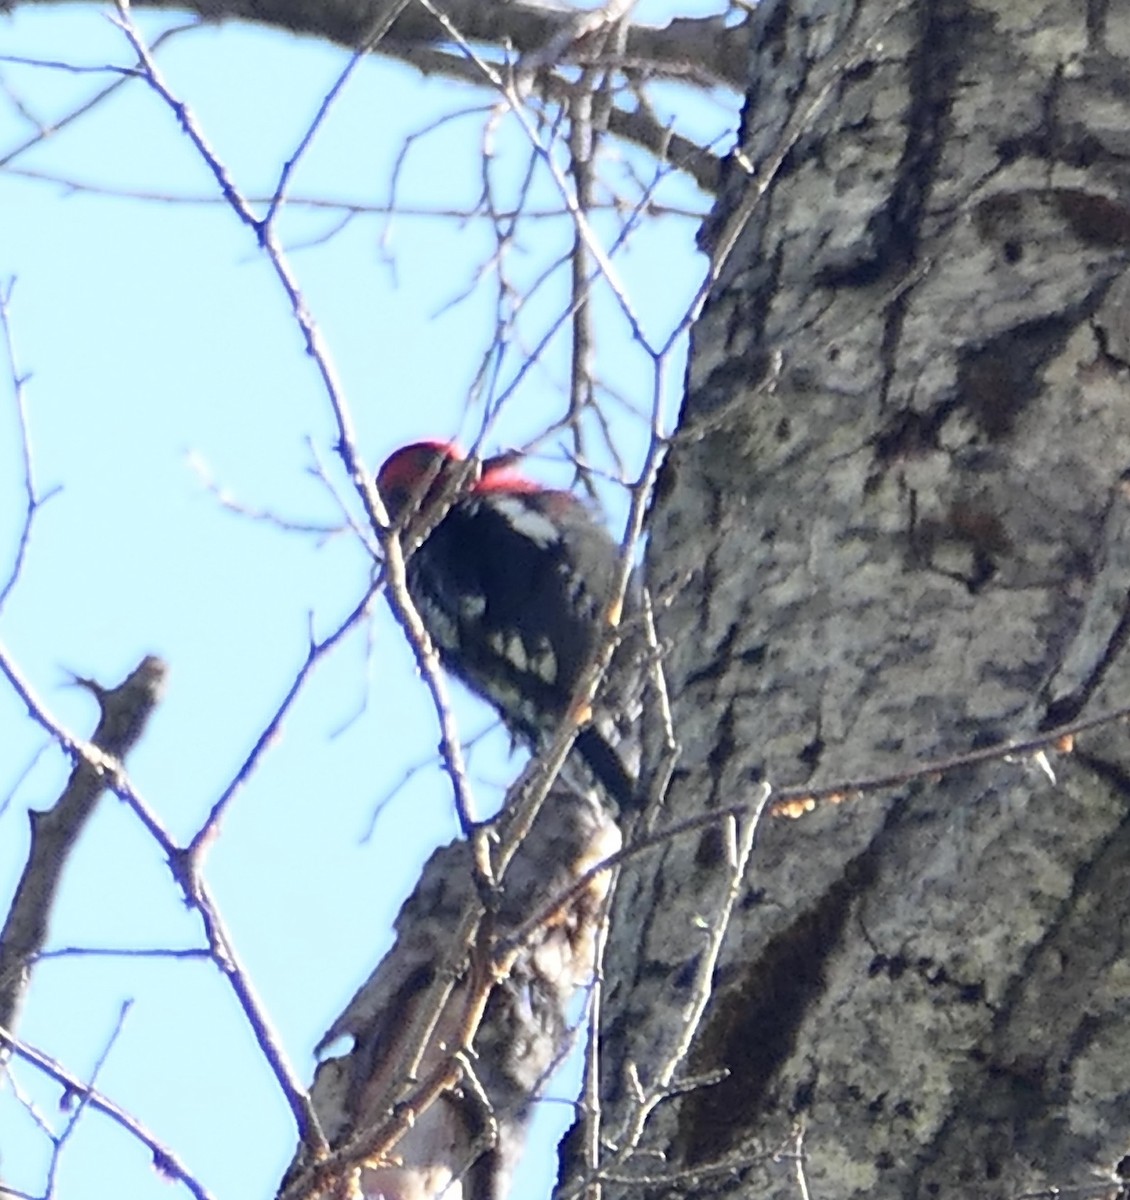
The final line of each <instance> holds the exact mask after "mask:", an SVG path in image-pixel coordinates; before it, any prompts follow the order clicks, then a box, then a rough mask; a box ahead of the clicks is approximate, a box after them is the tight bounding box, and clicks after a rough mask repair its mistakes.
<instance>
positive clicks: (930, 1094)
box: [602, 0, 1130, 1200]
mask: <svg viewBox="0 0 1130 1200" xmlns="http://www.w3.org/2000/svg"><path fill="white" fill-rule="evenodd" d="M829 79H832V80H834V83H833V85H832V86H831V87H830V88H827V87H826V86H825V85H826V83H827V81H828V80H829ZM800 126H803V131H802V132H800V133H799V135H798V136H794V135H795V134H796V131H797V129H798V127H800ZM1128 131H1130V7H1128V6H1126V5H1124V4H1121V3H1117V4H1116V3H1104V2H1103V0H1092V2H1091V3H1089V4H1087V3H1081V2H1080V0H976V2H975V0H919V2H916V3H913V4H902V5H896V4H892V3H890V0H883V2H879V0H866V2H861V3H855V4H853V3H849V2H844V0H791V2H785V0H763V2H762V3H761V5H760V6H759V7H758V8H757V10H756V12H755V14H754V28H753V55H752V60H751V84H750V90H749V101H748V106H747V109H746V118H745V127H744V130H743V134H742V145H743V148H744V151H745V153H746V155H747V156H748V159H749V160H750V161H751V162H752V164H753V166H754V168H755V169H756V168H758V167H759V166H760V167H761V168H762V170H763V174H762V175H761V176H760V181H764V179H765V174H764V171H765V170H766V169H767V168H766V164H768V163H771V162H772V161H773V159H774V155H775V153H776V152H777V151H778V149H779V148H780V146H781V140H782V137H785V136H787V137H789V139H790V142H791V146H790V148H789V151H788V153H787V155H786V156H785V157H784V160H783V162H782V163H781V164H780V169H779V170H777V171H776V172H775V174H774V175H773V177H772V180H771V181H770V183H769V185H768V188H767V190H766V192H765V194H764V196H763V197H762V198H761V200H760V202H759V203H758V205H757V207H756V209H755V211H754V215H753V217H752V219H751V221H750V223H749V224H748V226H747V228H746V230H745V233H744V235H743V237H742V240H741V242H740V244H739V246H738V249H737V252H736V254H735V255H734V258H733V259H732V261H731V264H730V268H729V270H728V271H727V273H726V277H725V278H724V279H723V281H722V284H721V286H719V288H718V289H717V290H716V294H715V295H714V296H713V297H712V299H711V303H710V306H709V308H708V310H707V312H706V314H705V316H704V318H703V319H702V321H701V322H700V324H699V326H698V328H697V330H696V331H695V341H694V349H693V358H692V363H691V367H690V378H689V394H688V398H687V402H686V407H685V410H684V413H683V417H682V425H681V432H682V436H681V439H680V440H679V442H678V443H677V444H676V446H675V448H674V450H673V453H672V455H671V458H670V461H669V463H668V467H667V470H666V476H665V479H664V481H663V484H664V486H663V489H662V495H661V499H660V502H659V504H658V505H657V509H656V512H655V514H654V520H653V525H652V540H651V548H650V572H651V575H650V582H651V584H652V587H653V588H654V589H655V591H656V592H658V593H659V594H663V593H664V592H665V591H666V590H670V589H673V590H674V591H675V592H676V597H675V599H674V601H673V603H672V604H671V605H670V607H669V608H668V609H667V610H665V611H664V612H663V613H662V615H661V622H662V625H661V633H662V634H663V635H665V636H666V638H667V640H668V642H669V645H670V652H669V655H668V657H667V661H666V668H667V679H668V684H669V686H670V690H671V695H672V701H673V707H674V716H675V724H676V731H677V734H678V737H679V740H680V742H681V744H682V747H683V753H682V758H681V760H680V763H679V766H678V770H677V773H676V776H675V780H674V784H673V787H672V789H671V791H670V794H669V796H668V799H667V807H666V810H665V814H664V815H665V818H678V817H683V816H685V815H687V814H689V813H692V812H695V811H699V810H701V809H702V808H703V807H704V806H705V807H707V808H709V807H711V806H715V807H719V806H722V805H728V804H734V803H738V802H740V801H741V800H742V799H743V797H745V796H746V795H748V794H749V793H750V792H751V791H752V789H753V785H754V783H755V782H756V781H759V780H761V779H768V780H769V781H771V782H772V783H773V784H775V785H776V786H784V785H790V784H797V783H810V784H811V785H812V786H818V785H826V784H829V783H832V782H834V781H836V780H840V779H852V778H858V777H863V776H868V775H874V774H876V773H878V772H883V771H890V770H895V769H899V768H902V767H909V766H913V765H914V764H915V763H916V762H926V761H930V760H936V759H941V758H944V757H945V756H947V755H954V754H958V753H960V752H962V751H964V750H968V749H970V748H973V747H978V746H985V745H991V744H994V743H996V742H999V741H1003V740H1005V739H1007V738H1011V737H1015V736H1019V735H1024V734H1032V733H1036V732H1038V731H1039V730H1041V729H1047V728H1051V727H1054V726H1057V725H1060V724H1062V723H1064V722H1067V721H1071V720H1074V719H1076V718H1083V717H1088V716H1092V715H1095V714H1098V713H1101V712H1102V711H1104V710H1107V709H1112V708H1116V707H1119V706H1123V705H1126V704H1127V703H1130V671H1128V666H1130V662H1128V656H1127V653H1126V648H1125V642H1126V633H1127V630H1128V628H1130V609H1128V604H1127V595H1128V589H1130V494H1128V490H1127V482H1126V481H1127V478H1130V475H1128V468H1130V393H1128V391H1127V388H1128V384H1130V299H1128V298H1130V274H1128V273H1127V271H1126V266H1127V262H1128V261H1130V132H1128ZM753 186H755V185H754V182H753V180H752V179H751V178H750V177H748V176H744V177H740V176H739V175H738V173H737V172H736V171H735V173H734V176H733V177H732V178H731V180H730V183H729V186H728V187H727V189H726V190H725V192H724V194H723V196H722V199H721V201H720V211H719V214H718V215H719V217H720V218H721V217H724V216H725V214H726V213H727V212H731V211H733V210H734V209H735V208H736V206H737V205H739V204H740V202H741V200H742V197H743V194H745V192H746V189H748V188H752V187H753ZM704 530H709V531H710V536H709V539H706V538H704V537H703V534H702V531H704ZM1053 758H1054V756H1053ZM1055 769H1056V771H1057V773H1058V781H1057V782H1056V783H1054V784H1053V783H1052V782H1051V780H1050V779H1049V778H1047V776H1046V775H1045V774H1044V772H1043V771H1042V770H1041V769H1040V767H1039V765H1038V764H1037V763H1036V762H1035V761H1034V760H1032V759H1031V758H1028V759H1019V760H1016V761H1008V760H1001V761H994V762H990V763H987V764H984V765H981V766H975V767H963V768H960V769H954V770H951V771H948V772H945V773H943V774H942V775H941V776H940V778H939V777H933V778H931V779H924V780H921V781H919V782H915V783H913V784H911V785H908V786H906V787H903V788H900V789H890V790H887V791H885V792H872V793H869V794H866V795H864V796H863V797H862V798H858V799H853V800H851V801H850V802H848V803H844V804H841V805H839V806H826V807H824V808H822V809H820V810H818V811H817V812H816V813H814V814H813V815H811V816H809V817H807V818H805V819H804V820H801V821H798V822H786V821H772V822H768V823H766V824H764V825H763V826H762V828H761V830H760V834H759V842H758V845H757V847H756V848H755V851H754V856H753V867H752V870H751V871H750V872H749V873H748V875H747V877H746V881H745V888H746V891H745V895H744V897H743V899H742V902H741V903H740V904H739V905H738V908H737V910H736V915H735V918H734V920H733V921H732V922H731V925H730V930H729V934H728V937H727V940H726V943H725V946H724V949H723V953H722V957H721V962H720V965H719V968H718V970H717V971H716V972H715V974H714V993H713V998H712V1000H711V1003H710V1006H709V1008H708V1010H707V1013H706V1016H705V1019H704V1020H703V1022H702V1024H701V1027H700V1031H699V1036H698V1037H697V1039H696V1043H695V1050H694V1052H693V1054H692V1057H691V1060H690V1061H689V1062H688V1063H687V1064H686V1067H685V1070H684V1074H685V1075H687V1076H690V1075H694V1074H698V1073H704V1072H708V1071H710V1070H714V1069H722V1070H724V1071H726V1072H728V1074H727V1075H726V1077H725V1078H724V1079H723V1080H722V1081H721V1082H718V1083H716V1084H714V1085H713V1086H702V1087H698V1088H695V1089H694V1090H692V1091H690V1092H689V1093H687V1094H685V1095H682V1096H680V1097H677V1098H675V1099H672V1100H671V1101H669V1102H667V1103H666V1104H664V1105H661V1106H660V1107H659V1108H658V1109H657V1110H656V1112H655V1114H654V1115H653V1117H652V1120H651V1122H650V1124H649V1125H648V1127H647V1134H646V1135H645V1138H644V1145H645V1146H648V1145H650V1146H653V1147H656V1148H659V1149H661V1150H662V1151H663V1152H664V1153H665V1154H666V1160H665V1161H664V1162H663V1163H662V1164H661V1165H657V1163H656V1160H655V1159H649V1160H645V1159H644V1158H643V1157H642V1156H637V1158H636V1160H635V1166H634V1169H635V1170H636V1171H638V1172H642V1171H643V1169H644V1167H645V1166H646V1168H647V1172H648V1174H649V1175H650V1176H651V1177H652V1178H653V1179H655V1180H659V1179H661V1178H662V1177H663V1176H664V1175H667V1176H668V1177H672V1176H673V1173H674V1172H677V1171H681V1170H686V1169H687V1168H697V1169H701V1170H702V1174H701V1176H699V1177H698V1178H697V1179H693V1178H692V1179H688V1178H686V1177H683V1178H681V1179H680V1181H679V1182H678V1184H677V1186H675V1185H663V1184H661V1183H660V1182H653V1183H652V1184H650V1185H644V1186H640V1185H635V1186H631V1187H629V1186H625V1185H617V1184H612V1185H610V1186H608V1187H607V1188H606V1190H605V1192H604V1195H605V1197H612V1196H619V1195H628V1194H631V1195H632V1196H633V1197H636V1198H638V1197H641V1196H661V1195H672V1194H680V1195H688V1194H693V1195H695V1196H707V1195H750V1196H752V1195H756V1196H758V1197H776V1196H790V1197H794V1196H798V1195H799V1194H800V1193H799V1192H798V1182H797V1177H796V1173H795V1164H793V1163H790V1162H780V1163H773V1162H771V1161H769V1160H768V1159H766V1158H764V1157H762V1158H760V1159H759V1158H758V1156H759V1155H766V1154H772V1152H774V1151H776V1150H778V1149H780V1148H781V1147H783V1146H787V1145H791V1144H792V1143H791V1141H790V1139H791V1138H792V1137H793V1136H794V1135H795V1132H796V1130H797V1128H798V1127H803V1130H804V1152H805V1154H806V1156H807V1157H806V1164H805V1170H806V1174H807V1181H808V1186H809V1188H810V1189H811V1194H812V1195H813V1196H819V1197H820V1198H821V1200H838V1198H841V1197H845V1198H846V1197H855V1196H863V1195H867V1196H870V1197H900V1198H912V1197H932V1196H962V1197H968V1198H973V1197H977V1198H981V1197H984V1198H988V1197H1014V1196H1018V1195H1019V1194H1021V1193H1024V1192H1026V1191H1033V1190H1039V1189H1044V1188H1048V1187H1052V1186H1057V1187H1060V1188H1066V1187H1069V1186H1072V1185H1087V1186H1088V1187H1091V1188H1094V1186H1095V1183H1096V1178H1095V1175H1094V1174H1093V1172H1094V1171H1095V1170H1105V1171H1107V1172H1108V1175H1107V1178H1108V1179H1109V1178H1110V1175H1109V1172H1110V1171H1111V1170H1112V1168H1114V1167H1115V1166H1116V1165H1117V1164H1119V1163H1120V1160H1122V1158H1123V1155H1124V1154H1125V1153H1126V1148H1127V1144H1128V1139H1130V1076H1128V1074H1127V1071H1126V1066H1127V1064H1130V961H1128V959H1127V956H1126V945H1125V933H1124V930H1125V929H1126V928H1127V927H1130V890H1128V889H1127V887H1126V884H1125V881H1126V879H1127V877H1128V876H1127V872H1128V870H1130V820H1128V810H1130V804H1128V801H1130V743H1128V740H1127V735H1126V732H1125V730H1124V728H1123V726H1122V725H1121V724H1119V725H1116V726H1110V727H1106V728H1103V729H1102V730H1100V731H1099V732H1097V733H1092V734H1088V735H1087V736H1086V737H1085V738H1081V739H1080V740H1079V744H1078V747H1077V751H1076V753H1075V754H1074V755H1072V756H1070V757H1062V758H1057V759H1055ZM724 849H725V843H724V840H723V839H721V838H720V837H719V836H718V833H717V831H713V832H708V833H706V834H702V835H700V836H697V837H695V838H688V837H684V838H681V839H678V840H675V841H673V842H672V843H671V844H670V845H668V846H667V847H666V848H665V849H664V850H663V851H662V852H661V853H659V854H656V855H654V856H653V857H651V858H649V859H647V860H645V861H640V862H638V863H636V864H633V865H632V866H631V867H629V868H628V869H627V870H626V871H625V874H624V876H623V878H622V881H621V884H620V888H619V891H618V895H617V910H616V915H615V917H614V929H613V940H612V944H611V946H610V951H609V955H608V958H607V959H606V973H607V978H608V979H609V981H610V985H609V993H610V994H609V999H608V1001H607V1003H606V1008H605V1016H604V1032H605V1041H604V1047H603V1060H602V1061H603V1064H604V1072H605V1078H604V1084H603V1092H604V1096H605V1109H604V1113H603V1120H604V1129H605V1131H606V1133H607V1135H608V1136H609V1138H610V1139H612V1140H615V1138H616V1137H617V1135H618V1131H619V1130H621V1129H622V1127H623V1126H622V1122H623V1121H624V1119H625V1117H626V1115H627V1114H628V1113H629V1111H630V1109H631V1106H632V1094H631V1093H632V1089H631V1088H629V1087H628V1086H626V1082H625V1081H626V1079H627V1078H628V1077H629V1076H628V1075H627V1074H626V1069H627V1065H628V1064H629V1063H631V1064H634V1065H635V1068H636V1069H637V1070H638V1072H639V1075H640V1077H641V1079H642V1081H643V1084H644V1086H645V1087H646V1085H647V1083H648V1072H649V1069H650V1068H649V1065H648V1064H650V1063H654V1062H655V1061H656V1056H657V1052H661V1051H662V1049H663V1047H665V1046H669V1045H671V1044H672V1042H673V1040H674V1039H675V1038H676V1037H677V1036H678V1034H679V1032H680V1030H681V1027H682V1026H681V1022H682V1019H683V1015H684V1006H685V1004H686V1002H687V1001H688V999H689V998H690V997H689V990H690V986H691V981H692V980H693V973H694V967H695V965H696V955H697V954H698V953H699V948H700V946H701V943H702V940H703V937H704V935H703V933H702V927H703V924H704V922H705V923H708V922H709V919H710V914H711V912H712V910H713V906H714V905H715V904H716V903H717V900H718V896H719V893H720V889H721V887H722V880H721V876H722V875H723V873H724V872H723V871H722V870H721V869H720V863H721V859H722V855H723V853H724ZM724 1159H726V1160H735V1159H736V1160H740V1161H744V1163H745V1164H746V1165H744V1166H741V1165H739V1166H738V1167H736V1168H735V1169H732V1170H728V1171H724V1172H714V1173H711V1172H710V1171H709V1167H710V1165H711V1164H714V1163H717V1162H718V1161H719V1160H724ZM632 1165H633V1164H629V1167H631V1166H632ZM620 1173H621V1174H625V1173H631V1171H630V1170H627V1171H625V1170H622V1171H621V1172H620ZM1089 1194H1098V1193H1097V1192H1094V1191H1092V1192H1090V1193H1089ZM1111 1194H1113V1190H1112V1191H1111Z"/></svg>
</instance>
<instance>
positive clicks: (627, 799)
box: [377, 441, 636, 811]
mask: <svg viewBox="0 0 1130 1200" xmlns="http://www.w3.org/2000/svg"><path fill="white" fill-rule="evenodd" d="M515 459H516V456H515V455H499V456H498V457H496V458H488V459H486V460H485V461H484V462H482V463H481V464H474V463H469V462H468V460H467V458H466V456H465V455H464V453H463V452H462V451H461V450H460V449H459V448H458V447H457V446H456V445H455V444H454V443H450V442H439V441H427V442H415V443H413V444H412V445H409V446H403V447H402V448H401V449H399V450H397V451H395V452H394V453H393V454H392V455H390V456H389V458H388V459H387V460H386V461H385V463H384V465H383V466H382V467H381V469H380V471H379V472H378V474H377V486H378V488H379V489H380V493H381V497H382V499H383V500H384V502H385V505H386V506H387V507H388V509H389V513H390V515H391V516H392V518H393V520H394V521H398V520H400V519H401V518H402V517H403V516H404V515H405V514H406V513H407V512H408V511H410V510H411V509H413V508H414V509H416V510H418V511H420V512H421V514H422V520H423V522H424V526H425V532H424V540H423V541H422V542H421V543H420V545H418V546H417V547H416V548H415V550H414V551H412V552H411V554H410V557H409V559H408V566H407V576H408V590H409V593H410V594H411V596H412V600H413V602H414V603H415V605H416V608H417V609H418V610H419V613H420V617H421V619H422V620H423V622H424V625H425V626H426V627H427V630H428V633H429V634H430V635H431V638H432V641H433V642H435V644H436V648H437V650H438V651H439V656H440V661H441V662H442V663H443V665H444V667H445V668H446V669H447V670H448V671H450V672H451V674H452V675H454V676H455V677H456V678H458V679H460V680H461V681H462V682H463V683H464V684H466V685H467V686H468V687H469V688H470V689H471V690H472V691H473V692H476V693H477V694H478V695H480V696H482V697H483V698H484V699H485V700H486V701H487V702H488V703H489V704H491V705H492V706H493V707H494V708H495V709H496V710H497V711H498V714H499V715H500V716H501V718H502V721H503V724H504V725H505V726H506V727H507V729H508V730H509V731H510V733H511V735H512V736H514V737H515V738H517V739H518V740H519V741H522V742H524V743H525V744H526V745H527V746H529V747H530V749H531V750H534V751H536V750H537V749H538V748H539V746H541V745H542V744H543V742H544V741H545V740H546V739H547V738H548V737H550V736H551V735H552V734H553V733H554V732H555V731H556V729H557V727H558V725H559V724H560V722H561V720H562V718H563V717H564V716H565V713H566V710H567V709H568V707H569V702H570V700H571V699H572V696H573V692H574V689H575V688H576V685H577V683H578V681H579V680H580V677H581V674H582V672H583V671H584V669H585V667H587V666H588V664H589V663H590V662H591V660H592V656H593V653H594V652H595V650H596V647H597V644H598V642H599V640H600V638H601V634H602V626H601V620H602V618H603V617H604V615H605V613H606V612H607V610H608V606H609V603H610V601H611V600H612V598H613V595H614V592H615V588H616V583H617V579H618V576H619V556H620V551H619V548H618V547H617V545H616V543H615V542H614V541H613V540H612V538H611V536H610V535H609V533H608V531H607V530H606V529H605V528H604V527H603V526H602V525H600V524H599V523H598V522H597V521H596V520H595V519H594V518H593V516H592V514H591V513H590V512H589V510H588V509H587V508H586V507H585V505H584V504H582V503H581V501H580V500H578V499H577V497H575V496H574V495H572V494H571V493H570V492H566V491H558V490H555V489H551V488H546V487H543V486H541V485H540V484H538V483H536V482H534V481H533V480H531V479H527V478H526V477H525V476H524V475H522V474H521V473H520V472H519V471H518V470H517V469H515V467H514V462H515ZM447 502H449V503H450V507H448V508H447V510H446V512H444V513H443V515H442V516H440V518H439V520H438V521H437V522H435V523H434V524H433V525H432V526H431V527H430V528H429V527H428V509H429V507H434V508H435V509H437V510H442V508H443V505H444V504H445V503H447ZM627 606H628V607H629V608H630V607H631V606H632V601H631V597H630V595H629V598H628V601H627ZM630 657H631V656H630V655H626V654H625V647H624V646H623V645H621V647H620V648H619V650H618V651H617V653H616V654H615V655H614V657H613V661H612V664H611V666H610V667H609V670H608V672H607V673H606V677H605V680H604V681H603V683H602V686H601V688H600V689H599V691H598V693H597V698H596V701H595V702H594V704H593V707H592V711H591V712H590V713H588V714H587V719H586V721H585V723H584V724H583V725H582V727H581V729H580V731H579V732H578V734H577V740H576V749H577V751H578V752H579V754H580V756H581V758H582V759H583V761H584V762H585V763H586V765H587V766H588V768H589V770H590V771H591V773H592V774H593V776H595V778H596V780H597V781H598V782H599V783H600V784H601V785H602V787H603V788H604V790H605V792H606V793H607V794H608V795H609V797H610V798H611V799H612V800H614V801H615V802H616V804H617V805H618V806H619V808H620V809H621V811H624V810H626V809H628V808H630V807H632V806H633V804H634V795H635V790H636V789H635V781H634V779H633V777H632V775H631V773H630V772H629V770H628V769H627V768H626V767H625V765H624V760H623V759H622V757H621V755H620V753H619V752H618V751H617V750H616V749H615V748H614V747H613V745H612V743H611V741H610V740H609V739H610V737H613V736H614V735H615V732H616V730H617V729H618V728H622V727H623V725H624V717H625V711H624V710H623V708H622V706H623V705H624V704H627V703H629V702H634V697H635V689H634V687H632V686H625V685H626V684H627V677H628V676H629V674H633V673H634V671H633V670H632V667H631V664H630V663H629V662H628V661H627V659H628V658H630ZM618 709H620V711H617V710H618Z"/></svg>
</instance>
